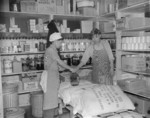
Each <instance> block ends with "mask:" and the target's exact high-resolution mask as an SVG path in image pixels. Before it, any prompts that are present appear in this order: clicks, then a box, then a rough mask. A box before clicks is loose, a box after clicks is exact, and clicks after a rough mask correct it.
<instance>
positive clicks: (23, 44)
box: [0, 37, 46, 53]
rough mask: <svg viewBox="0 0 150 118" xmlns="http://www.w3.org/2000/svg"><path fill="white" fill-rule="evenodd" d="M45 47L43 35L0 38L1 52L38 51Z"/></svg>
mask: <svg viewBox="0 0 150 118" xmlns="http://www.w3.org/2000/svg"><path fill="white" fill-rule="evenodd" d="M45 49H46V40H45V38H44V37H39V38H37V37H30V38H26V37H18V38H9V37H7V38H6V37H4V38H1V40H0V52H1V53H20V52H39V51H44V50H45Z"/></svg>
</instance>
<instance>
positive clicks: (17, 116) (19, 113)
mask: <svg viewBox="0 0 150 118" xmlns="http://www.w3.org/2000/svg"><path fill="white" fill-rule="evenodd" d="M24 113H25V110H24V109H21V108H19V109H17V108H9V109H7V110H6V112H5V118H24Z"/></svg>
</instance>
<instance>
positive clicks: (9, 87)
mask: <svg viewBox="0 0 150 118" xmlns="http://www.w3.org/2000/svg"><path fill="white" fill-rule="evenodd" d="M3 106H4V108H11V107H18V106H19V97H18V85H17V84H14V83H11V84H3Z"/></svg>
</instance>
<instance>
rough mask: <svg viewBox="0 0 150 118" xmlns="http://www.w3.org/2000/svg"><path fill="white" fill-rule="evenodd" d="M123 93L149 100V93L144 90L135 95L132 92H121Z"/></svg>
mask: <svg viewBox="0 0 150 118" xmlns="http://www.w3.org/2000/svg"><path fill="white" fill-rule="evenodd" d="M123 91H124V92H126V93H129V94H133V95H136V96H139V97H142V98H146V99H150V91H148V90H146V91H139V92H137V93H135V92H132V91H128V90H123Z"/></svg>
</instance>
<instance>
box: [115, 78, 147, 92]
mask: <svg viewBox="0 0 150 118" xmlns="http://www.w3.org/2000/svg"><path fill="white" fill-rule="evenodd" d="M117 83H118V85H119V86H120V87H121V88H122V89H123V90H127V91H131V92H135V93H137V92H138V91H140V90H141V91H142V90H145V89H146V86H147V85H146V81H145V80H142V79H137V78H128V79H123V80H118V81H117Z"/></svg>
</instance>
